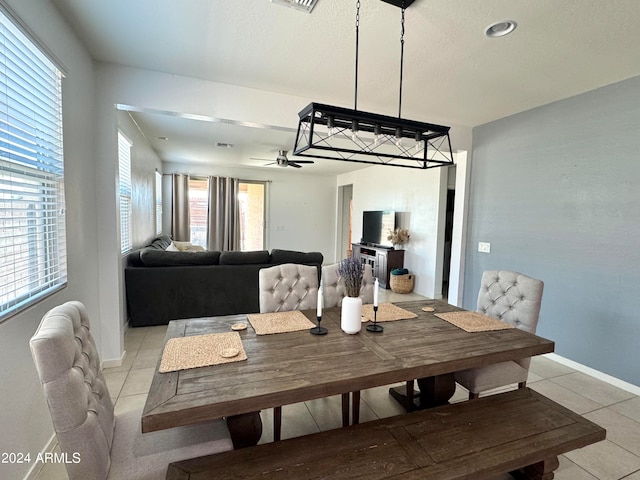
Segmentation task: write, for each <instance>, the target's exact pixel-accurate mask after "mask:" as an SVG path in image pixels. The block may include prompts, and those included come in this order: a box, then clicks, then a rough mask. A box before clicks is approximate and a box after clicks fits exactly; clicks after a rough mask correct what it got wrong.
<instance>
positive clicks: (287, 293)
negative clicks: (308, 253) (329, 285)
mask: <svg viewBox="0 0 640 480" xmlns="http://www.w3.org/2000/svg"><path fill="white" fill-rule="evenodd" d="M258 279H259V280H258V281H259V288H260V313H268V312H286V311H291V310H309V309H312V308H316V307H317V302H318V269H317V268H316V267H313V266H309V265H298V264H296V263H285V264H282V265H275V266H273V267H268V268H263V269H262V270H260V272H259V273H258Z"/></svg>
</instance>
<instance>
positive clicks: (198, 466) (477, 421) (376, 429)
mask: <svg viewBox="0 0 640 480" xmlns="http://www.w3.org/2000/svg"><path fill="white" fill-rule="evenodd" d="M604 438H605V430H604V429H603V428H601V427H600V426H598V425H596V424H594V423H592V422H590V421H589V420H586V419H584V418H582V417H581V416H580V415H578V414H576V413H573V412H572V411H570V410H568V409H566V408H564V407H562V406H561V405H558V404H557V403H555V402H553V401H551V400H549V399H548V398H546V397H544V396H542V395H540V394H538V393H536V392H535V391H533V390H530V389H529V388H523V389H519V390H514V391H512V392H507V393H503V394H500V395H494V396H490V397H483V398H480V399H478V400H473V401H469V402H463V403H457V404H453V405H445V406H442V407H437V408H433V409H429V410H422V411H419V412H415V413H410V414H407V415H401V416H397V417H391V418H385V419H381V420H376V421H373V422H368V423H363V424H360V425H355V426H351V427H347V428H341V429H336V430H330V431H326V432H320V433H315V434H312V435H306V436H303V437H298V438H292V439H288V440H284V441H281V442H275V443H267V444H263V445H257V446H255V447H250V448H244V449H240V450H234V451H231V452H224V453H219V454H215V455H208V456H205V457H199V458H194V459H191V460H185V461H181V462H176V463H172V464H170V465H169V468H168V470H167V479H168V480H183V479H192V480H194V479H196V478H197V479H205V478H216V479H217V480H225V479H257V478H260V479H267V478H269V479H271V478H286V479H307V478H314V479H315V478H331V479H332V480H334V479H344V478H355V477H357V478H363V479H365V478H366V479H368V480H374V479H379V478H402V479H403V480H404V479H407V480H411V479H415V480H417V479H445V478H446V479H469V480H471V479H473V480H478V479H485V478H492V477H494V476H496V475H500V474H504V473H507V472H515V471H518V470H519V471H520V472H519V473H520V474H521V475H522V476H524V478H531V479H539V480H550V479H552V478H553V475H554V474H553V471H554V470H555V469H556V468H557V467H558V458H557V456H558V455H560V454H562V453H565V452H568V451H571V450H574V449H576V448H581V447H584V446H586V445H589V444H591V443H595V442H598V441H600V440H603V439H604Z"/></svg>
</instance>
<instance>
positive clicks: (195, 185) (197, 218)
mask: <svg viewBox="0 0 640 480" xmlns="http://www.w3.org/2000/svg"><path fill="white" fill-rule="evenodd" d="M208 211H209V181H208V180H207V179H206V178H198V177H189V228H190V230H191V238H190V240H189V241H190V242H191V243H192V244H194V245H200V246H202V247H204V248H207V212H208Z"/></svg>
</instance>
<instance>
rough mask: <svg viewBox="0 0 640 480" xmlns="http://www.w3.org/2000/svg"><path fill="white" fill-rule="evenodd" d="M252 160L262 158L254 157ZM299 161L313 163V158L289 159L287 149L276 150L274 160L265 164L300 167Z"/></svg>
mask: <svg viewBox="0 0 640 480" xmlns="http://www.w3.org/2000/svg"><path fill="white" fill-rule="evenodd" d="M253 160H263V159H262V158H254V159H253ZM301 163H314V162H313V160H296V161H295V162H294V161H291V160H289V159H288V158H287V150H278V156H277V157H276V161H275V162H271V163H267V164H266V165H265V167H266V166H268V165H278V166H279V167H294V168H302V165H300V164H301Z"/></svg>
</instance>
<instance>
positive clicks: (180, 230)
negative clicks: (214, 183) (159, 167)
mask: <svg viewBox="0 0 640 480" xmlns="http://www.w3.org/2000/svg"><path fill="white" fill-rule="evenodd" d="M171 185H172V189H171V190H172V196H171V237H172V238H173V239H174V240H176V241H178V242H188V241H189V240H190V239H191V229H190V228H189V175H183V174H179V173H174V174H173V175H171Z"/></svg>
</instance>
